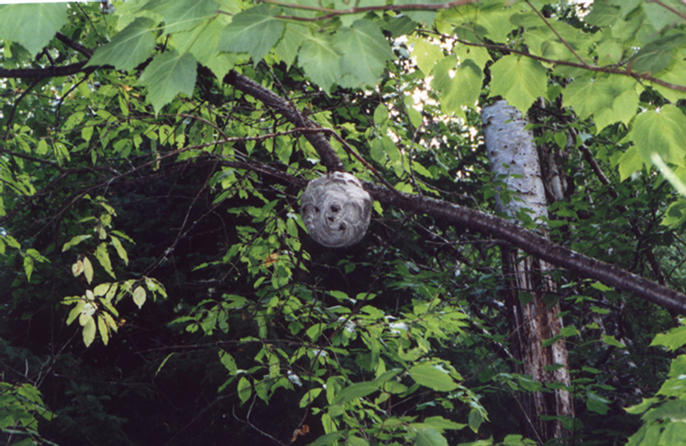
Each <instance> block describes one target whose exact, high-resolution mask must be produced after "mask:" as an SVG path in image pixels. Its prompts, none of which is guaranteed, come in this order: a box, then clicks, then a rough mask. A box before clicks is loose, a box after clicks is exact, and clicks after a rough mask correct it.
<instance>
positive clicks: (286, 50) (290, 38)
mask: <svg viewBox="0 0 686 446" xmlns="http://www.w3.org/2000/svg"><path fill="white" fill-rule="evenodd" d="M309 34H310V31H309V29H308V28H307V27H306V26H304V25H300V24H297V23H287V24H286V28H285V31H284V33H283V37H282V38H281V40H279V43H277V45H276V46H275V47H274V51H275V52H276V54H277V55H278V56H279V57H280V58H281V59H282V60H283V61H284V62H285V63H286V66H288V67H290V66H291V65H293V62H295V58H296V57H297V55H298V50H299V49H300V45H302V43H303V40H304V39H305V38H307V37H309Z"/></svg>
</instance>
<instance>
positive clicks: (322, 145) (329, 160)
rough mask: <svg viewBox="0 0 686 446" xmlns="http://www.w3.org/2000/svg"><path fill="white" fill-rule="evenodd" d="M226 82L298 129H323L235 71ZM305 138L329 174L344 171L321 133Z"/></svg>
mask: <svg viewBox="0 0 686 446" xmlns="http://www.w3.org/2000/svg"><path fill="white" fill-rule="evenodd" d="M224 82H226V83H227V84H230V85H233V86H234V88H236V89H237V90H240V91H242V92H243V93H246V94H249V95H250V96H252V97H254V98H257V99H259V100H260V101H261V102H262V103H263V104H265V105H267V106H269V107H272V108H273V109H275V110H276V111H277V112H279V113H281V114H282V115H283V116H284V117H285V118H286V119H288V120H289V121H290V122H291V123H292V124H293V125H295V126H296V127H303V128H321V127H320V126H319V125H318V124H317V123H315V122H314V121H312V120H311V119H308V118H306V117H305V116H303V115H302V113H300V111H298V109H296V108H295V107H294V106H293V105H292V104H291V103H289V102H288V101H286V100H285V99H283V98H281V97H280V96H278V95H276V94H275V93H274V92H272V91H271V90H268V89H266V88H264V87H263V86H262V85H260V84H258V83H257V82H255V81H253V80H252V79H249V78H247V77H245V76H243V75H241V74H238V73H237V72H236V71H234V70H231V71H230V72H229V74H227V75H226V77H224ZM304 136H305V138H307V140H308V141H309V142H310V144H312V146H313V147H314V148H315V150H317V153H318V154H319V157H320V159H321V160H322V164H324V165H325V166H326V168H327V169H328V170H329V172H335V171H343V170H344V168H343V163H342V162H341V160H340V159H339V158H338V155H336V152H335V151H334V150H333V148H332V147H331V145H330V144H329V141H328V140H327V139H326V138H325V137H324V135H323V134H322V133H321V132H312V133H310V132H308V133H305V134H304Z"/></svg>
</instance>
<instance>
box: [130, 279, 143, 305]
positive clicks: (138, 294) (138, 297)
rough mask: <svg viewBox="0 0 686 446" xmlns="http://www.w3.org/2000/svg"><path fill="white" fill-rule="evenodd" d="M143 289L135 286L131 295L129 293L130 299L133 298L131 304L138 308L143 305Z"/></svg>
mask: <svg viewBox="0 0 686 446" xmlns="http://www.w3.org/2000/svg"><path fill="white" fill-rule="evenodd" d="M145 296H146V292H145V288H143V287H142V286H140V285H139V286H137V287H136V288H135V289H134V290H133V293H131V297H132V298H133V303H135V304H136V305H137V306H138V308H141V307H142V306H143V304H144V303H145Z"/></svg>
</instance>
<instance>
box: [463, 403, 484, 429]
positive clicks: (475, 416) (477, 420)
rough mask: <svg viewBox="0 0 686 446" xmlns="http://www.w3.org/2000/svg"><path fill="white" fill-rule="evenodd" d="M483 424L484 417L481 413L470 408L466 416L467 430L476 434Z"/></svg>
mask: <svg viewBox="0 0 686 446" xmlns="http://www.w3.org/2000/svg"><path fill="white" fill-rule="evenodd" d="M483 422H484V416H483V415H482V414H481V412H479V411H478V410H476V409H474V408H472V409H471V410H470V411H469V415H467V423H469V428H470V429H471V430H472V431H474V432H478V431H479V427H481V424H482V423H483Z"/></svg>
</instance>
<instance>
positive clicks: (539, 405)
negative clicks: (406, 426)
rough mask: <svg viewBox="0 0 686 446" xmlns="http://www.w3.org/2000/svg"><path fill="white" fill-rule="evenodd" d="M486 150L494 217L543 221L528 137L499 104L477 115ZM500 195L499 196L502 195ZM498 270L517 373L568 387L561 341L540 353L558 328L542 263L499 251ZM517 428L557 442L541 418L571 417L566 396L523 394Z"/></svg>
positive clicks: (554, 426)
mask: <svg viewBox="0 0 686 446" xmlns="http://www.w3.org/2000/svg"><path fill="white" fill-rule="evenodd" d="M482 120H483V123H484V135H485V139H486V150H487V151H488V158H489V161H490V163H491V170H492V172H493V173H494V174H495V175H496V176H497V177H498V178H499V179H500V180H501V181H503V182H504V184H505V187H507V188H508V189H509V190H510V192H511V196H512V199H511V200H510V201H505V200H501V199H500V198H498V201H497V207H498V211H499V212H502V213H504V214H506V215H508V216H510V217H512V218H515V217H517V216H521V214H520V212H521V211H522V210H524V211H525V212H527V213H528V214H529V215H530V217H531V218H533V219H539V218H545V217H547V215H548V210H547V202H546V196H545V189H544V186H543V181H542V180H541V168H540V163H539V158H538V152H537V150H536V146H535V145H534V142H533V135H532V133H531V132H530V131H528V130H526V129H525V127H526V125H527V124H528V122H527V120H526V119H524V118H523V117H522V115H521V113H520V112H519V111H518V110H517V109H515V108H514V107H511V106H509V105H507V103H506V102H505V101H498V102H496V103H495V104H493V105H491V106H488V107H485V108H484V110H483V112H482ZM503 195H505V194H503ZM503 260H504V262H503V268H504V270H505V271H504V273H505V277H507V278H508V279H509V280H508V282H509V285H510V286H508V293H507V306H508V310H509V312H510V324H511V327H512V330H513V335H514V336H513V339H514V343H513V344H514V345H513V347H514V350H515V352H517V355H518V357H519V359H520V360H521V361H522V365H521V372H522V373H524V374H526V375H530V376H531V377H532V378H533V379H534V380H536V381H538V382H540V383H542V384H544V385H545V384H546V383H561V384H563V385H565V386H570V384H571V380H570V376H569V368H568V361H567V347H566V345H565V342H564V339H560V340H559V341H557V342H555V343H554V344H552V345H551V346H548V347H544V346H543V341H544V340H546V339H550V338H552V337H554V336H556V335H559V334H560V331H561V329H562V327H563V323H562V318H561V317H560V307H559V304H555V305H548V304H546V303H545V302H544V298H545V296H546V294H550V293H554V292H555V291H556V284H555V283H554V282H553V281H552V280H551V278H550V275H549V274H547V272H548V271H549V270H550V269H551V267H550V265H549V264H547V263H546V262H544V261H542V260H539V259H536V258H533V257H530V256H525V255H524V253H523V252H521V251H518V250H517V249H505V250H504V252H503ZM523 398H524V401H523V407H524V412H525V413H524V414H523V424H524V426H525V428H526V431H527V433H528V435H529V436H531V437H532V438H535V439H537V440H539V441H541V442H545V441H547V440H549V439H551V438H557V439H561V438H562V437H563V436H564V434H565V432H564V429H563V427H562V424H561V423H560V422H559V421H543V420H542V417H543V416H546V415H547V416H567V417H573V416H574V405H573V400H572V396H571V394H570V393H569V392H568V391H567V390H562V389H558V390H555V391H552V392H534V393H527V394H523Z"/></svg>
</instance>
